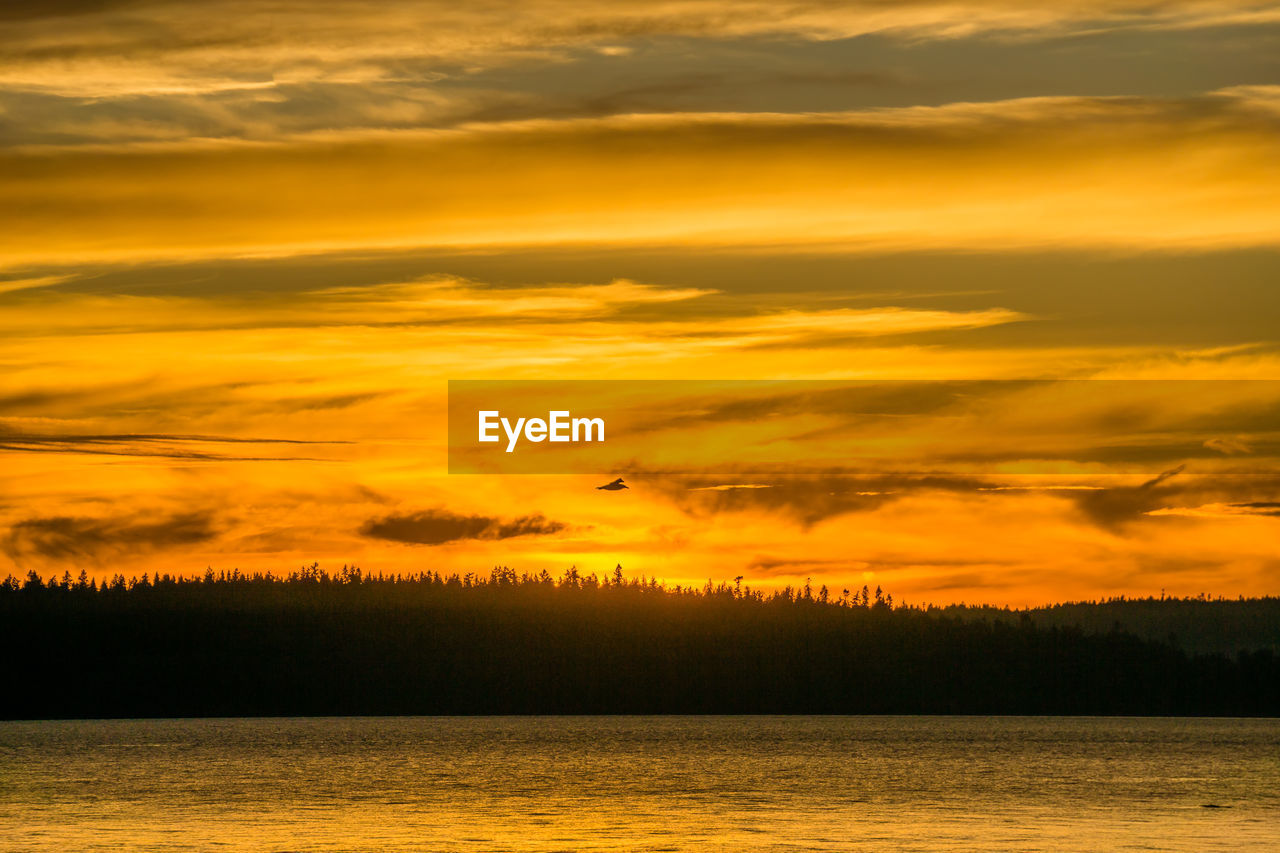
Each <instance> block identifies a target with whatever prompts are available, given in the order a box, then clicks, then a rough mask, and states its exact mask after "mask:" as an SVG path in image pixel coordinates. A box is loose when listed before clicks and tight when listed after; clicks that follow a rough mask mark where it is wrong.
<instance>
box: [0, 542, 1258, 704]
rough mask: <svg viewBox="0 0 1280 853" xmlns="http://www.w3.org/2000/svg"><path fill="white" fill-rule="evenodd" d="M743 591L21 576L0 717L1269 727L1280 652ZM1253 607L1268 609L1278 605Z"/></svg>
mask: <svg viewBox="0 0 1280 853" xmlns="http://www.w3.org/2000/svg"><path fill="white" fill-rule="evenodd" d="M742 581H743V579H742V578H735V579H734V580H733V582H721V583H716V584H713V583H712V582H710V581H708V582H707V583H706V584H704V585H702V586H668V585H666V584H662V583H659V582H658V581H657V580H655V579H653V578H646V577H626V576H624V574H623V572H622V569H621V567H618V568H617V569H615V570H614V572H613V573H611V574H609V575H606V576H605V577H598V576H597V575H595V574H584V573H580V572H579V571H578V570H577V569H576V568H571V569H569V570H567V571H566V572H564V573H563V574H562V575H561V576H559V577H553V576H551V575H550V574H549V573H548V572H545V571H542V572H538V573H522V574H517V573H516V572H514V571H512V570H511V569H508V568H505V567H497V568H494V569H493V570H492V571H490V572H489V573H488V574H474V573H465V574H450V575H442V574H440V573H439V572H430V571H424V572H419V573H415V574H409V575H404V574H395V575H381V574H379V575H370V574H367V573H365V572H363V571H361V570H360V569H358V568H354V567H344V568H343V569H342V570H340V571H337V572H328V571H325V570H323V569H321V568H320V567H319V566H318V565H312V566H308V567H304V568H302V569H299V570H296V571H294V572H290V573H288V574H284V575H273V574H271V573H242V572H239V571H230V572H226V571H224V572H216V573H215V572H213V571H212V570H210V571H208V572H206V573H205V574H204V575H202V576H193V577H188V576H179V575H169V574H164V573H161V574H157V575H150V574H144V575H142V576H139V577H133V578H128V579H126V578H125V577H124V576H123V575H120V574H116V575H115V576H114V577H112V578H110V579H108V580H107V581H105V582H102V583H99V582H97V581H96V580H94V579H92V578H90V577H89V576H88V575H87V573H84V572H82V573H80V575H79V576H78V577H72V576H71V575H70V574H69V573H67V574H64V575H62V576H61V577H58V578H50V579H44V578H42V577H40V576H39V575H38V574H36V573H34V572H33V573H30V574H28V575H27V576H26V577H25V578H23V579H18V578H14V577H9V578H7V579H6V580H5V581H4V582H3V583H0V641H2V642H4V644H5V646H4V647H5V648H6V649H8V650H9V655H8V658H7V662H6V665H5V668H4V672H5V675H6V681H7V683H8V689H6V690H5V691H3V694H4V696H3V698H0V716H4V717H6V718H10V719H13V718H52V717H140V716H269V715H349V714H361V715H362V714H369V715H374V714H527V713H553V714H554V713H573V714H602V713H902V714H920V713H930V714H931V713H938V714H951V713H967V714H1172V715H1184V714H1190V715H1269V716H1274V715H1280V656H1277V654H1276V652H1275V649H1274V648H1271V647H1269V646H1268V645H1267V644H1265V643H1260V644H1257V645H1256V647H1249V648H1243V647H1242V648H1239V649H1237V650H1235V651H1234V652H1233V653H1231V654H1227V653H1224V652H1222V651H1214V652H1198V651H1195V650H1194V649H1193V650H1188V647H1187V644H1186V643H1185V642H1183V641H1180V640H1178V639H1177V638H1176V637H1165V638H1158V637H1157V638H1152V637H1149V636H1140V635H1139V633H1136V632H1135V631H1133V630H1129V629H1128V628H1126V627H1125V626H1123V625H1121V624H1120V623H1119V620H1117V621H1116V622H1114V623H1112V624H1111V625H1110V627H1109V628H1106V629H1086V628H1085V627H1083V626H1081V625H1080V624H1068V622H1067V621H1066V619H1065V618H1045V617H1043V616H1042V614H1040V613H1039V612H1038V611H1034V612H1033V611H1022V612H1016V611H1009V610H1002V609H994V608H981V607H974V608H964V607H959V608H956V607H952V608H920V607H907V606H901V605H900V604H895V603H894V602H893V600H892V597H891V596H889V595H888V594H886V593H885V592H884V591H883V590H881V589H876V590H871V589H868V588H866V587H863V588H861V589H857V590H848V589H841V590H839V591H833V590H829V589H827V588H826V587H825V586H818V587H817V588H815V587H814V586H813V585H812V584H810V583H806V584H804V585H803V586H800V587H784V588H782V589H778V590H773V591H769V592H765V591H762V590H759V589H754V588H752V587H750V586H749V585H744V584H743V582H742ZM1151 601H1153V599H1152V600H1139V603H1141V605H1142V607H1149V606H1150V602H1151ZM1251 601H1252V602H1254V603H1255V604H1256V603H1257V602H1261V604H1260V605H1258V606H1260V607H1263V608H1264V611H1260V612H1269V613H1271V614H1272V616H1273V617H1274V615H1275V613H1276V610H1275V608H1276V605H1277V603H1280V602H1277V600H1275V599H1255V600H1251ZM1115 603H1116V602H1109V603H1108V604H1111V605H1114V604H1115ZM1244 603H1246V604H1247V603H1248V602H1244ZM1198 604H1203V605H1212V604H1218V605H1223V606H1226V605H1236V604H1238V603H1237V602H1216V603H1214V602H1198ZM1159 605H1160V606H1164V607H1175V606H1176V607H1184V606H1194V605H1189V604H1188V600H1183V599H1178V600H1172V599H1171V600H1169V601H1168V603H1167V604H1166V603H1165V602H1160V603H1159ZM1073 606H1074V607H1083V608H1085V610H1088V607H1093V608H1095V609H1096V608H1098V607H1102V606H1103V605H1102V604H1098V603H1095V604H1093V605H1089V606H1085V605H1073ZM1251 606H1252V605H1251ZM1266 608H1271V609H1270V610H1269V611H1268V610H1266ZM1157 609H1158V607H1157ZM1255 610H1256V608H1255ZM1066 612H1067V611H1062V613H1066ZM1082 612H1083V611H1082ZM1090 612H1092V611H1090ZM1242 612H1243V611H1242ZM1249 612H1250V613H1253V612H1254V611H1253V610H1251V611H1249ZM1223 613H1227V615H1228V616H1229V615H1230V614H1229V612H1228V611H1226V610H1221V611H1220V612H1218V613H1216V615H1215V618H1214V619H1213V620H1210V621H1221V620H1220V619H1218V618H1217V617H1218V616H1221V615H1222V614H1223ZM1061 615H1062V614H1061V613H1060V614H1057V616H1061ZM1109 615H1113V614H1109ZM1272 625H1274V622H1273V623H1272Z"/></svg>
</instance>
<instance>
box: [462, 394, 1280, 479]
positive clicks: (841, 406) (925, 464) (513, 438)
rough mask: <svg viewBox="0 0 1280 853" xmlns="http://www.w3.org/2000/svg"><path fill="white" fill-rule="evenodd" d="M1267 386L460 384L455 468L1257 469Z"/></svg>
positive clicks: (1278, 440)
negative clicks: (1184, 467) (1190, 466)
mask: <svg viewBox="0 0 1280 853" xmlns="http://www.w3.org/2000/svg"><path fill="white" fill-rule="evenodd" d="M1277 461H1280V382H1277V381H1273V380H1065V381H1063V380H1008V381H1005V380H983V381H953V380H946V381H932V380H910V381H871V380H859V381H842V380H820V381H808V380H806V381H753V380H747V381H735V380H729V381H715V380H676V381H669V380H617V381H614V380H536V381H528V380H512V381H504V380H455V381H451V382H450V383H449V472H450V473H451V474H611V473H625V472H649V473H671V474H739V475H741V474H750V473H758V474H773V475H780V474H805V473H833V472H845V473H850V474H859V473H861V474H876V473H885V472H898V473H901V472H903V471H911V472H916V473H925V474H927V473H929V472H946V473H948V474H957V473H966V472H968V473H973V474H1059V475H1060V474H1082V475H1089V474H1101V473H1152V474H1157V475H1158V474H1159V473H1161V472H1163V471H1167V470H1170V469H1172V468H1174V467H1175V466H1187V465H1194V466H1195V467H1196V469H1197V470H1198V471H1200V472H1201V473H1208V472H1210V471H1215V472H1221V473H1232V474H1250V473H1260V472H1265V471H1269V470H1274V469H1276V467H1277V466H1276V463H1277Z"/></svg>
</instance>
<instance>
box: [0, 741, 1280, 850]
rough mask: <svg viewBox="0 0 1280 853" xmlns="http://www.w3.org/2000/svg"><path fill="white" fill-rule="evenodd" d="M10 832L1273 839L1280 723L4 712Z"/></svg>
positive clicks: (1, 756)
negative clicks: (7, 716)
mask: <svg viewBox="0 0 1280 853" xmlns="http://www.w3.org/2000/svg"><path fill="white" fill-rule="evenodd" d="M1207 806H1208V807H1207ZM0 839H2V841H0V847H3V849H4V850H6V851H10V850H12V851H59V853H64V851H79V850H107V849H113V850H118V849H129V850H158V851H176V850H225V851H356V850H368V851H427V850H431V851H437V850H438V851H454V850H458V851H486V853H488V851H499V850H512V851H526V850H527V851H533V850H537V851H561V850H563V851H590V850H651V851H659V850H662V851H680V850H725V851H763V850H779V851H780V850H875V851H951V850H969V851H997V850H1009V851H1014V850H1016V851H1029V850H1040V851H1073V853H1074V851H1109V850H1177V851H1189V853H1190V851H1195V853H1202V851H1212V850H1232V851H1252V850H1257V851H1263V850H1266V851H1275V850H1280V721H1277V720H1207V719H1197V720H1177V719H1154V720H1153V719H1075V718H976V717H966V718H945V717H569V718H563V717H535V718H513V717H504V718H493V717H488V718H374V719H354V718H344V719H264V720H136V721H85V722H78V721H76V722H17V723H0Z"/></svg>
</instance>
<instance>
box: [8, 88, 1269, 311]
mask: <svg viewBox="0 0 1280 853" xmlns="http://www.w3.org/2000/svg"><path fill="white" fill-rule="evenodd" d="M1274 103H1275V98H1273V97H1268V98H1262V97H1260V96H1258V95H1257V94H1256V93H1248V94H1242V93H1230V94H1217V95H1211V96H1205V97H1201V98H1185V99H1180V100H1179V99H1142V98H1025V99H1019V100H1013V101H1000V102H993V103H985V104H954V105H950V106H946V107H910V108H901V109H886V110H870V111H862V112H855V113H821V114H803V115H785V114H769V113H728V114H721V113H716V114H679V115H651V116H619V117H612V118H607V119H590V120H569V121H529V122H512V123H503V124H498V125H483V126H476V127H471V128H468V129H463V130H451V131H404V132H368V133H358V134H343V133H335V134H316V135H311V136H308V137H305V138H299V139H294V140H289V141H282V142H271V143H267V142H261V143H257V142H255V143H250V142H230V141H208V140H204V141H193V142H190V143H173V144H154V145H139V146H121V147H114V148H113V147H110V146H107V147H99V146H79V147H76V146H71V147H64V148H40V149H29V150H14V149H10V150H8V151H5V152H3V153H0V175H3V176H4V178H5V180H4V181H3V182H0V227H3V228H4V230H5V231H6V233H7V234H9V236H10V239H9V240H7V241H5V244H4V248H3V250H0V265H4V264H9V265H16V264H36V263H43V262H48V261H50V260H51V259H57V260H58V261H59V262H60V263H75V262H82V261H83V262H87V261H93V260H112V259H115V260H122V261H135V260H142V259H159V258H194V257H227V256H245V255H263V254H274V255H281V254H296V253H308V252H309V253H316V252H333V251H339V250H344V249H359V250H368V249H374V248H385V249H394V248H414V247H473V248H479V247H515V246H530V247H533V246H562V245H578V246H581V245H599V244H614V245H632V246H643V245H670V246H684V247H697V246H726V245H738V246H741V245H750V246H753V247H756V248H769V247H796V246H810V247H813V248H815V249H820V248H824V247H825V248H827V249H831V248H837V247H838V248H839V249H840V250H842V251H857V250H891V249H930V248H932V249H941V248H962V249H965V250H973V249H980V248H987V249H991V248H1034V247H1047V246H1067V247H1085V248H1114V247H1136V248H1152V249H1160V248H1163V249H1178V250H1186V249H1191V248H1214V247H1230V246H1255V245H1274V244H1275V241H1276V235H1277V234H1280V205H1277V203H1276V201H1275V199H1276V198H1280V167H1278V166H1277V164H1276V160H1275V158H1274V157H1273V156H1272V154H1273V147H1274V138H1275V135H1276V133H1278V132H1280V111H1277V110H1276V109H1274ZM108 210H109V211H110V215H109V216H107V215H104V213H103V211H108ZM85 235H89V236H88V237H86V236H85ZM893 319H894V318H893V317H892V316H886V317H884V318H881V319H880V322H883V323H890V322H892V321H893ZM779 322H785V318H779ZM848 322H850V323H854V324H855V325H856V322H857V318H856V317H854V316H853V315H850V316H849V318H848Z"/></svg>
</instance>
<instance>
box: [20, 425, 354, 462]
mask: <svg viewBox="0 0 1280 853" xmlns="http://www.w3.org/2000/svg"><path fill="white" fill-rule="evenodd" d="M345 443H347V442H320V441H309V440H305V439H292V438H251V437H246V438H238V437H233V436H214V435H169V434H161V433H111V434H98V435H82V434H77V433H63V434H58V435H55V434H48V433H39V434H34V433H9V432H4V431H3V430H2V429H0V451H5V450H8V451H15V452H20V453H84V454H90V455H98V456H146V457H159V458H162V459H187V460H209V461H224V462H303V461H305V462H312V461H316V460H314V459H309V458H307V457H302V456H279V455H271V456H246V455H242V454H228V453H215V452H210V451H208V450H189V449H186V447H187V446H189V445H191V444H232V445H238V444H268V445H279V444H286V445H299V444H345Z"/></svg>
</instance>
